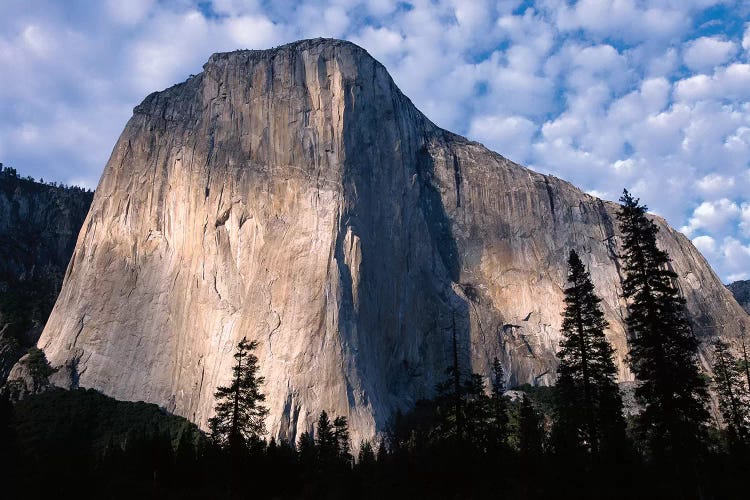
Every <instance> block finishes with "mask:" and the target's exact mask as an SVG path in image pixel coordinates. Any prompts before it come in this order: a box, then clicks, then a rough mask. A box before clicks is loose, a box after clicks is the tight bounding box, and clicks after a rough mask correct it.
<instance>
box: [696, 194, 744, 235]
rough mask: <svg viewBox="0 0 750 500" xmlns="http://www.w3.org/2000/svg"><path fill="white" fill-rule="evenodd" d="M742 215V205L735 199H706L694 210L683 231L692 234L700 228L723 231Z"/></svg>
mask: <svg viewBox="0 0 750 500" xmlns="http://www.w3.org/2000/svg"><path fill="white" fill-rule="evenodd" d="M739 215H740V207H739V206H738V205H737V204H736V203H735V202H733V201H730V200H728V199H726V198H722V199H720V200H717V201H704V202H703V203H701V204H700V205H698V207H697V208H696V209H695V210H693V216H692V217H691V218H690V220H689V221H688V225H687V226H684V227H683V228H682V229H681V231H682V232H684V233H685V234H687V235H688V236H690V235H691V234H693V233H694V232H695V231H697V230H699V229H703V230H710V231H716V232H721V231H722V230H724V229H726V227H727V225H729V224H730V223H732V222H733V221H734V220H735V219H736V218H737V217H738V216H739Z"/></svg>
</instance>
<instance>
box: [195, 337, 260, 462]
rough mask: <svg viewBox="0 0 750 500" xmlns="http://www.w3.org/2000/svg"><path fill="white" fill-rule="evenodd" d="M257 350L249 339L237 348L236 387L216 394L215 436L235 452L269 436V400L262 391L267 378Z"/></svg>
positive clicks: (217, 440) (235, 357)
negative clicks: (266, 419)
mask: <svg viewBox="0 0 750 500" xmlns="http://www.w3.org/2000/svg"><path fill="white" fill-rule="evenodd" d="M257 346H258V343H257V342H255V341H253V342H248V341H247V339H246V338H243V339H242V340H241V341H240V342H239V343H238V344H237V352H235V354H234V359H235V360H236V363H235V365H234V367H233V368H232V375H233V376H232V384H231V385H229V386H227V387H219V388H218V389H217V390H216V393H215V394H214V397H215V398H216V400H217V403H216V407H215V411H216V415H215V416H214V417H212V418H211V419H209V421H208V425H209V428H210V429H211V436H212V437H213V439H214V440H215V441H216V442H217V443H219V444H221V445H229V446H230V447H231V448H233V449H237V448H243V447H244V446H245V445H246V443H247V442H248V441H249V440H257V439H258V437H259V436H260V435H262V434H264V433H265V432H266V428H265V418H266V415H268V409H267V408H266V407H265V406H264V405H263V402H264V401H265V400H266V396H265V395H264V394H263V393H262V392H261V390H260V386H261V385H262V384H263V382H264V378H263V377H259V376H258V358H257V357H256V356H255V355H254V354H253V353H252V351H253V350H254V349H255V348H256V347H257Z"/></svg>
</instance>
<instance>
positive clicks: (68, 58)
mask: <svg viewBox="0 0 750 500" xmlns="http://www.w3.org/2000/svg"><path fill="white" fill-rule="evenodd" d="M718 4H723V6H722V7H721V8H719V9H712V7H714V6H717V5H718ZM742 8H743V4H742V1H741V0H679V1H677V0H651V1H648V2H644V1H639V0H578V1H563V0H537V1H522V0H502V1H489V0H477V1H473V2H466V1H460V0H413V1H410V2H400V1H397V0H306V1H299V0H287V1H277V2H268V1H266V0H212V1H206V2H203V1H200V2H199V1H197V0H161V1H156V0H132V1H127V2H123V1H111V0H106V1H102V2H93V3H92V2H88V1H86V0H70V1H69V2H64V3H63V2H54V1H52V0H37V1H34V2H28V1H27V0H5V1H4V2H3V5H2V6H1V7H0V65H2V67H4V68H12V78H5V79H4V80H3V83H2V85H0V113H1V114H2V116H3V120H1V121H0V155H2V157H0V161H3V162H4V163H6V164H12V165H14V166H16V167H17V168H18V169H19V170H20V171H21V172H23V173H24V174H30V175H33V176H35V177H45V179H49V180H57V181H62V182H65V183H71V182H78V183H83V184H85V185H88V186H94V185H96V183H97V179H98V176H99V174H100V173H101V169H102V167H103V165H104V164H105V162H106V160H107V157H108V155H109V154H110V151H111V148H112V145H113V144H114V142H115V140H116V138H117V135H118V134H119V133H120V131H121V130H122V126H123V125H124V123H125V121H126V120H127V119H128V118H129V116H130V113H131V112H132V108H133V106H134V105H136V104H137V103H138V102H139V101H140V100H142V99H143V97H144V96H145V95H147V94H148V93H150V92H153V91H155V90H160V89H162V88H164V87H167V86H169V85H172V84H174V83H177V82H179V81H182V80H184V79H185V78H186V77H187V76H188V75H190V74H191V73H198V72H199V71H201V66H202V64H203V63H204V62H205V61H206V59H207V58H208V57H209V55H210V54H211V53H213V52H217V51H227V50H234V49H237V48H251V49H258V48H268V47H271V46H276V45H280V44H282V43H286V42H290V41H293V40H295V39H299V38H305V37H315V36H331V37H343V38H346V39H349V40H352V41H354V42H355V43H358V44H359V45H361V46H363V47H364V48H365V49H367V50H368V51H369V52H370V53H371V54H372V55H374V56H375V57H376V58H377V59H379V60H380V61H381V62H382V63H383V64H384V65H385V66H386V67H387V68H388V70H389V71H390V73H391V74H392V75H393V77H394V79H395V81H396V83H397V84H398V86H399V87H400V88H401V89H402V90H403V91H404V93H405V94H406V95H408V96H409V97H410V98H411V99H412V100H413V102H414V103H415V104H416V105H417V107H419V108H420V110H422V111H423V112H424V113H425V114H426V115H427V116H428V117H429V118H430V119H432V120H433V121H434V122H435V123H437V124H438V125H440V126H442V127H445V128H448V129H450V130H452V131H455V132H458V133H462V134H465V135H468V136H469V138H471V139H474V140H479V141H482V142H484V143H485V144H487V145H488V146H489V147H491V148H492V149H495V150H497V151H498V152H500V153H501V154H503V155H505V156H507V157H509V158H511V159H513V160H515V161H518V162H521V163H525V164H528V165H531V166H532V167H533V168H535V169H537V170H540V171H542V172H545V173H554V174H555V175H558V176H560V177H562V178H565V179H568V180H571V181H572V182H574V183H575V184H577V185H579V186H580V187H581V188H583V189H584V190H586V191H587V192H590V193H596V194H597V195H599V196H603V197H607V198H610V199H616V198H617V197H618V196H619V193H620V192H621V191H622V188H623V187H628V188H629V189H631V191H633V192H634V193H635V194H636V195H637V196H640V197H641V198H642V200H643V201H644V202H646V203H647V204H649V206H650V208H651V210H653V211H654V212H657V213H659V214H661V215H663V216H665V217H666V218H667V220H668V221H669V222H671V223H672V225H674V226H675V227H681V228H682V230H683V231H685V233H686V234H688V235H689V236H690V237H691V238H692V239H693V242H694V244H695V245H696V246H697V247H698V248H699V249H700V250H701V251H702V252H704V254H705V255H706V256H707V258H708V259H709V261H710V262H711V263H712V265H713V266H714V267H715V268H716V270H717V272H718V273H719V274H720V275H721V276H722V277H723V278H724V279H731V278H736V277H737V276H747V273H748V265H750V260H748V256H747V255H748V248H750V200H748V195H747V193H749V192H750V23H746V24H745V25H744V26H738V25H737V23H736V20H735V19H728V18H727V19H725V18H722V17H717V15H716V13H717V12H724V11H726V12H733V13H741V12H746V10H745V11H742ZM743 266H745V267H744V268H743Z"/></svg>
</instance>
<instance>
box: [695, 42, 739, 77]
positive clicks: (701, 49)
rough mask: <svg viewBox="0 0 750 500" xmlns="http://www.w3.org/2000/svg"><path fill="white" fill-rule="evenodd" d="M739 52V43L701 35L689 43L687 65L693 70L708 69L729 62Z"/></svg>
mask: <svg viewBox="0 0 750 500" xmlns="http://www.w3.org/2000/svg"><path fill="white" fill-rule="evenodd" d="M736 52H737V45H736V44H735V43H734V42H732V41H730V40H722V39H721V38H718V37H705V36H704V37H700V38H698V39H696V40H692V41H690V42H688V43H687V46H686V49H685V54H684V56H683V57H684V59H685V65H686V66H687V67H688V68H690V69H691V70H693V71H707V70H710V69H713V68H715V67H716V66H720V65H722V64H724V63H725V62H727V61H728V60H729V59H730V58H731V57H732V56H733V55H734V54H735V53H736Z"/></svg>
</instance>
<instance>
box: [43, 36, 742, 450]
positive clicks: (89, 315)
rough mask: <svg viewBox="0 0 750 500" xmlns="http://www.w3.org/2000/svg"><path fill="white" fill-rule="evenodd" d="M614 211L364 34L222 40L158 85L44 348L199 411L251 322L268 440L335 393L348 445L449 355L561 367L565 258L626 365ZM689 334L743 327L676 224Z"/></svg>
mask: <svg viewBox="0 0 750 500" xmlns="http://www.w3.org/2000/svg"><path fill="white" fill-rule="evenodd" d="M615 210H616V205H615V204H613V203H609V202H605V201H602V200H600V199H597V198H594V197H592V196H589V195H587V194H585V193H583V192H581V191H580V190H578V189H576V188H575V187H574V186H572V185H570V184H568V183H566V182H564V181H562V180H560V179H557V178H555V177H551V176H544V175H541V174H538V173H536V172H533V171H531V170H528V169H526V168H524V167H522V166H520V165H517V164H515V163H513V162H511V161H509V160H507V159H506V158H504V157H502V156H500V155H499V154H497V153H494V152H492V151H489V150H487V149H486V148H485V147H484V146H482V145H481V144H477V143H475V142H471V141H468V140H466V139H464V138H463V137H459V136H457V135H454V134H452V133H450V132H447V131H445V130H442V129H440V128H438V127H436V126H435V125H434V124H432V123H431V122H430V121H429V120H428V119H427V118H426V117H425V116H424V115H422V114H421V113H420V112H419V111H418V110H417V109H416V108H415V107H414V106H413V105H412V103H411V102H410V101H409V99H408V98H406V97H405V96H404V95H403V94H401V92H400V91H399V90H398V88H396V86H395V84H394V83H393V81H392V80H391V78H390V76H389V75H388V73H387V72H386V70H385V69H384V68H383V66H382V65H380V64H379V63H378V62H377V61H375V60H374V59H373V58H372V57H370V56H369V55H368V54H367V53H366V52H365V51H364V50H363V49H361V48H359V47H357V46H355V45H353V44H351V43H347V42H341V41H334V40H306V41H301V42H297V43H294V44H290V45H285V46H283V47H279V48H277V49H273V50H265V51H239V52H232V53H226V54H215V55H213V56H212V57H211V58H210V60H209V61H208V63H207V64H206V65H205V66H204V71H203V72H202V73H201V74H199V75H197V76H194V77H191V78H190V79H188V80H187V81H186V82H184V83H182V84H179V85H176V86H174V87H171V88H169V89H167V90H165V91H163V92H159V93H155V94H152V95H150V96H148V97H147V98H146V99H145V100H144V101H143V103H142V104H141V105H139V106H138V107H136V108H135V110H134V114H133V117H132V118H131V119H130V121H129V122H128V124H127V126H126V127H125V130H124V132H123V134H122V136H121V137H120V139H119V140H118V142H117V144H116V145H115V148H114V151H113V153H112V157H111V158H110V160H109V162H108V163H107V166H106V168H105V170H104V174H103V176H102V178H101V181H100V184H99V187H98V189H97V191H96V196H95V199H94V202H93V204H92V206H91V210H90V212H89V215H88V217H87V219H86V221H85V223H84V227H83V229H82V231H81V233H80V235H79V238H78V243H77V245H76V250H75V252H74V254H73V258H72V260H71V262H70V266H69V267H68V271H67V274H66V277H65V283H64V285H63V289H62V292H61V294H60V297H59V299H58V301H57V303H56V305H55V308H54V311H53V313H52V315H51V317H50V320H49V322H48V324H47V326H46V328H45V330H44V333H43V335H42V338H41V339H40V342H39V346H40V347H43V348H44V349H45V351H46V352H47V356H48V358H49V359H50V361H51V363H52V364H53V365H56V366H60V365H63V364H65V363H67V364H68V366H74V367H76V372H77V376H78V377H79V381H80V384H81V385H83V386H86V387H92V388H96V389H99V390H101V391H103V392H105V393H106V394H108V395H111V396H113V397H116V398H118V399H126V400H145V401H149V402H156V403H158V404H160V405H161V406H163V407H165V408H166V409H168V410H169V411H173V412H175V413H177V414H179V415H183V416H186V417H188V418H190V419H191V420H193V421H195V422H197V423H199V424H200V425H202V426H205V424H206V421H207V419H208V418H209V417H210V416H211V414H212V407H213V404H214V401H213V392H214V389H215V387H216V386H217V385H220V384H223V383H226V382H227V380H228V379H229V377H230V367H231V363H232V357H231V356H232V351H233V348H234V346H235V344H236V343H237V341H238V340H239V339H240V338H242V337H243V336H247V337H248V338H249V339H250V340H258V342H259V349H258V352H257V354H258V357H259V360H260V365H261V367H262V374H263V375H264V376H265V377H266V385H265V387H264V390H265V392H266V394H267V397H268V405H269V407H270V409H271V413H270V415H269V418H268V422H267V424H268V429H269V432H270V433H271V434H273V435H276V436H281V437H285V438H289V439H295V437H296V436H298V435H299V433H300V432H301V431H303V430H306V429H308V428H309V427H310V426H311V424H312V422H313V420H314V419H315V418H316V416H317V414H318V413H319V412H320V410H322V409H326V410H329V411H330V412H332V413H334V414H338V415H346V416H347V417H348V418H349V421H350V424H351V429H352V438H353V441H354V442H359V439H361V438H364V437H369V436H371V435H372V433H373V432H376V431H378V430H382V429H383V428H384V426H385V425H386V423H387V421H388V419H389V417H390V416H391V414H392V413H393V412H394V411H395V410H396V409H398V408H406V407H409V406H410V405H412V404H413V403H414V402H415V401H416V400H417V399H419V398H421V397H425V396H430V395H431V394H432V393H433V390H434V387H435V384H436V382H438V381H439V380H441V379H442V378H443V377H444V370H445V368H446V366H447V365H448V364H449V362H450V361H449V360H450V359H451V352H452V347H451V338H452V332H453V329H454V327H455V332H456V334H457V337H458V349H459V353H458V354H459V360H460V363H461V365H462V367H463V368H464V369H465V370H466V369H469V368H470V369H472V370H475V371H477V372H479V373H482V374H485V375H486V374H488V372H489V366H490V363H491V360H492V358H493V357H495V356H498V357H499V358H500V359H501V360H502V362H503V363H504V365H505V367H506V371H507V372H508V373H509V374H510V384H518V383H530V384H534V385H538V384H549V383H551V382H552V381H553V379H554V373H555V368H556V363H555V356H554V353H555V351H556V348H557V342H558V340H559V327H560V322H561V316H560V314H561V311H562V308H563V302H562V298H563V293H562V288H563V286H564V282H565V276H566V256H567V254H568V250H569V249H571V248H573V249H576V250H577V251H578V253H579V254H580V255H581V257H582V259H583V260H584V262H585V263H586V264H587V265H588V267H589V268H590V270H591V274H592V278H593V281H594V283H595V285H596V286H597V289H598V292H599V293H600V294H601V296H602V297H603V307H604V310H605V314H606V317H607V319H608V320H609V322H610V324H611V327H610V329H609V331H608V337H609V338H610V340H611V341H612V343H613V344H614V346H615V347H616V348H617V358H618V363H619V367H620V375H621V378H622V379H623V380H628V379H630V374H629V373H628V371H627V369H626V368H625V365H624V363H623V358H624V356H625V354H626V340H625V332H624V320H623V318H624V317H625V315H626V307H625V303H624V302H623V300H622V299H621V297H620V281H621V277H622V276H621V269H620V264H619V261H618V258H617V254H618V251H619V246H618V245H619V243H620V237H619V234H618V232H617V228H616V222H615V215H614V214H615ZM655 220H656V223H657V224H658V225H659V226H660V228H661V232H660V235H659V236H660V239H659V243H660V245H661V246H662V248H663V249H665V250H667V251H668V252H669V253H670V255H671V256H672V258H673V263H672V264H673V267H674V270H675V271H676V273H677V274H678V275H679V280H680V281H679V285H680V287H681V289H682V290H683V292H684V294H685V297H686V299H687V305H688V309H689V311H690V314H691V316H692V317H693V318H694V326H695V330H696V332H697V334H698V335H700V336H701V337H702V338H708V337H711V336H714V335H724V336H728V337H732V336H736V335H739V333H740V331H741V330H742V329H743V328H748V326H750V323H749V322H748V318H747V316H746V315H745V314H744V313H743V312H742V310H741V308H740V307H739V305H738V304H737V303H736V301H735V300H734V299H733V298H732V296H731V294H730V293H729V291H728V290H727V289H726V288H725V287H724V286H723V285H722V283H721V281H720V280H719V279H718V278H717V277H716V275H715V274H714V273H713V271H712V270H711V268H710V267H709V266H708V264H707V263H706V261H705V260H704V258H703V257H702V256H701V254H700V253H699V252H698V251H697V250H696V249H695V248H694V247H693V246H692V245H691V243H690V241H689V240H688V239H686V238H685V237H684V236H683V235H681V234H679V233H678V232H676V231H675V230H673V229H672V228H670V227H668V226H667V225H666V224H665V223H664V221H663V220H661V219H658V218H656V219H655Z"/></svg>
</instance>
